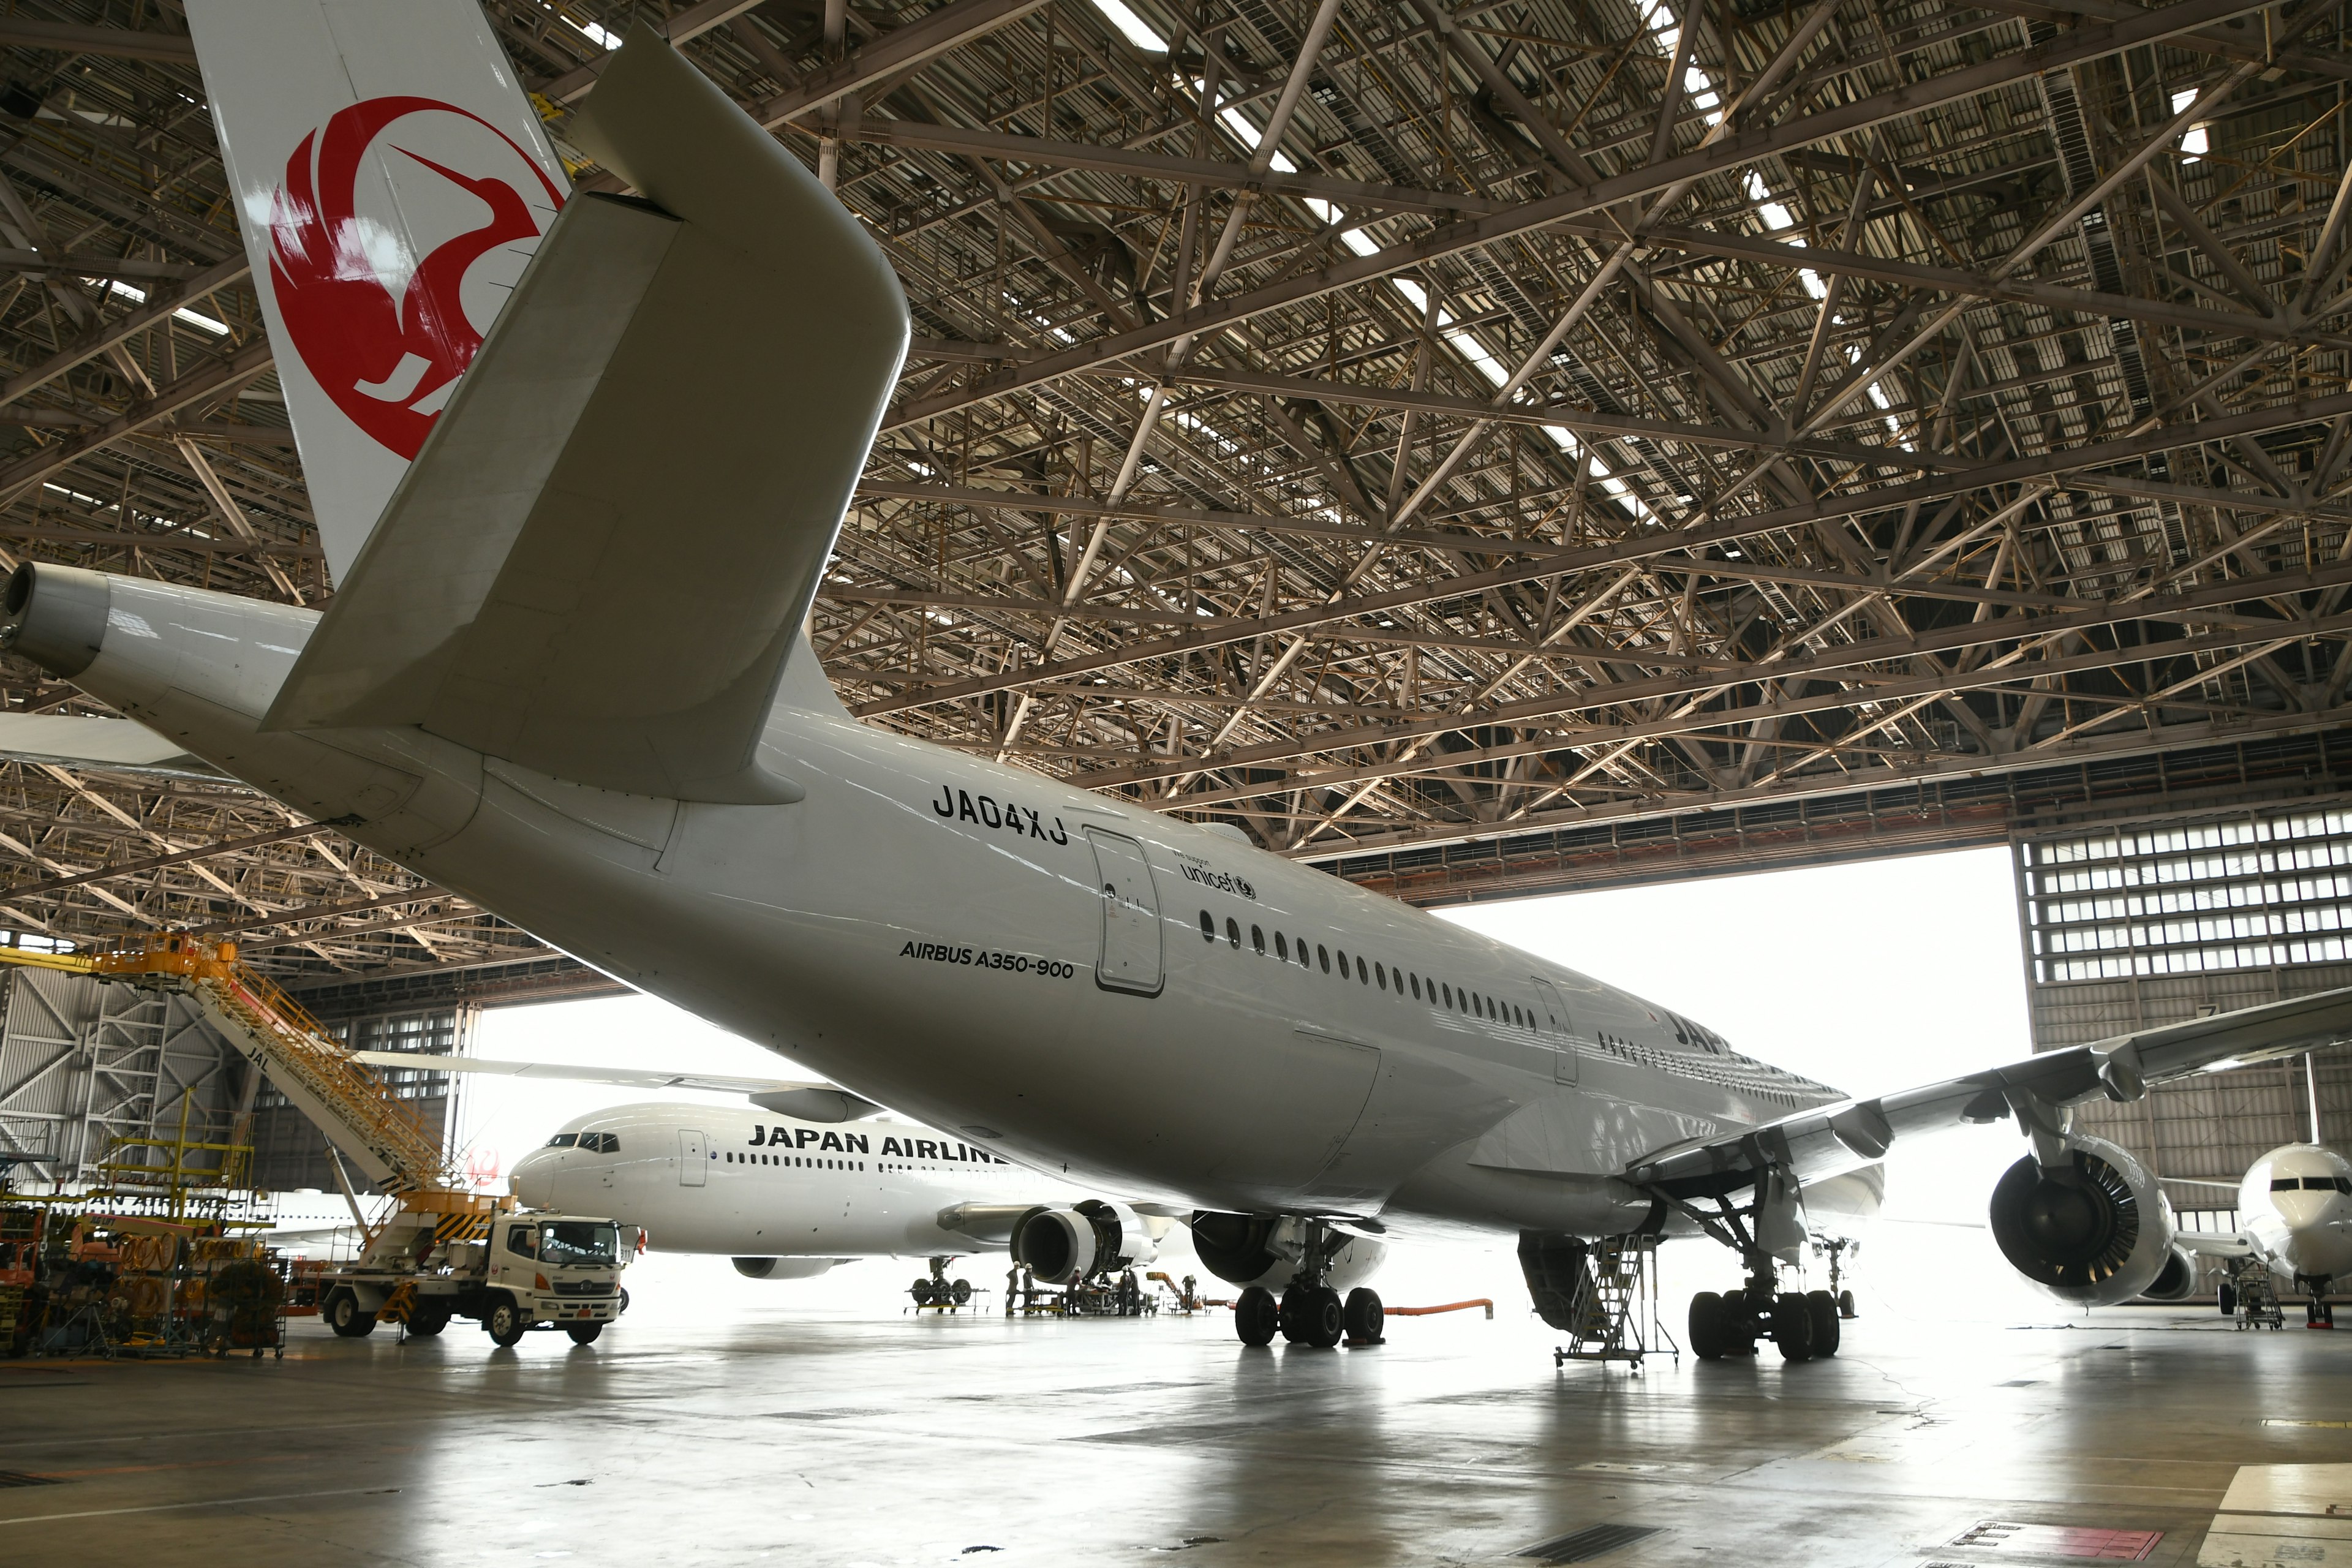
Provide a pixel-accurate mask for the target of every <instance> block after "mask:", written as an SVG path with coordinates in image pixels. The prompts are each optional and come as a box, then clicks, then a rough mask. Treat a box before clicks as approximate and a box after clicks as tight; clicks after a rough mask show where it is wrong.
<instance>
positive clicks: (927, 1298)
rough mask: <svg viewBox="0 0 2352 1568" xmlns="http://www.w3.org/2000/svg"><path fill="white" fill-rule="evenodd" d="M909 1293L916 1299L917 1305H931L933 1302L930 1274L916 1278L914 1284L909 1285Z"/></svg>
mask: <svg viewBox="0 0 2352 1568" xmlns="http://www.w3.org/2000/svg"><path fill="white" fill-rule="evenodd" d="M907 1294H908V1295H909V1296H912V1297H913V1298H914V1299H915V1305H916V1306H918V1307H928V1306H929V1305H930V1304H931V1281H930V1277H929V1275H925V1276H924V1277H923V1278H922V1279H918V1280H916V1281H915V1282H914V1283H913V1284H912V1285H909V1286H908V1287H907Z"/></svg>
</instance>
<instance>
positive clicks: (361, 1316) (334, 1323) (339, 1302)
mask: <svg viewBox="0 0 2352 1568" xmlns="http://www.w3.org/2000/svg"><path fill="white" fill-rule="evenodd" d="M327 1327H329V1328H331V1329H332V1330H334V1331H335V1332H336V1333H338V1334H340V1335H341V1336H342V1337H343V1338H344V1339H347V1340H363V1339H365V1338H367V1337H368V1336H369V1335H370V1334H372V1333H373V1332H375V1314H374V1313H373V1312H370V1311H366V1310H362V1308H361V1306H360V1299H359V1296H358V1294H357V1293H356V1292H355V1291H352V1290H347V1289H346V1290H338V1291H336V1292H335V1293H334V1294H333V1295H331V1296H329V1297H328V1298H327Z"/></svg>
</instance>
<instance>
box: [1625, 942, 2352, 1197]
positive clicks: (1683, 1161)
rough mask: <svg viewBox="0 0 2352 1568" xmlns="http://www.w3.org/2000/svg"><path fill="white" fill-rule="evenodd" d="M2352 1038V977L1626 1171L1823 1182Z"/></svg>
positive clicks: (1681, 1181) (1680, 1183) (1675, 1187)
mask: <svg viewBox="0 0 2352 1568" xmlns="http://www.w3.org/2000/svg"><path fill="white" fill-rule="evenodd" d="M2347 1037H2352V987H2347V988H2345V989H2343V990H2337V991H2323V992H2320V993H2318V994H2315V995H2310V996H2297V997H2293V998H2291V999H2289V1000H2287V1001H2284V1002H2273V1003H2271V1004H2269V1005H2265V1006H2261V1007H2247V1008H2244V1009H2242V1010H2241V1011H2238V1012H2234V1013H2219V1014H2215V1015H2213V1016H2210V1017H2204V1018H2191V1019H2189V1020H2188V1021H2186V1022H2184V1023H2179V1024H2167V1025H2164V1026H2160V1027H2158V1028H2153V1029H2140V1030H2137V1031H2135V1032H2133V1033H2131V1034H2128V1035H2117V1036H2116V1037H2113V1038H2112V1039H2105V1040H2098V1041H2095V1042H2093V1043H2092V1044H2090V1045H2087V1046H2074V1047H2068V1048H2067V1049H2064V1050H2058V1051H2045V1052H2043V1053H2042V1054H2041V1055H2039V1056H2032V1057H2028V1058H2025V1059H2024V1060H2023V1061H2020V1062H2012V1063H2010V1064H2008V1065H2007V1066H2003V1067H1998V1068H1986V1069H1985V1070H1983V1071H1981V1072H1972V1073H1967V1074H1964V1075H1962V1076H1960V1077H1958V1078H1952V1079H1945V1080H1943V1081H1942V1082H1940V1083H1931V1084H1923V1085H1921V1086H1920V1087H1918V1088H1916V1089H1903V1090H1901V1091H1899V1092H1897V1093H1895V1094H1886V1095H1880V1096H1877V1097H1876V1098H1874V1099H1870V1100H1846V1101H1844V1102H1843V1103H1841V1104H1837V1105H1829V1106H1820V1107H1816V1108H1814V1109H1812V1110H1801V1111H1799V1112H1797V1113H1796V1114H1794V1115H1792V1116H1784V1117H1781V1118H1780V1120H1778V1121H1768V1122H1764V1123H1761V1124H1760V1125H1759V1126H1756V1127H1752V1128H1748V1129H1746V1130H1745V1131H1740V1132H1738V1133H1735V1134H1731V1135H1728V1136H1725V1137H1720V1138H1715V1139H1707V1140H1699V1141H1694V1142H1685V1143H1678V1144H1675V1145H1672V1146H1670V1147H1668V1148H1664V1149H1661V1150H1657V1151H1655V1152H1652V1153H1650V1154H1646V1155H1644V1156H1643V1157H1642V1158H1641V1159H1639V1160H1636V1161H1634V1162H1633V1163H1632V1164H1631V1165H1630V1166H1628V1167H1627V1169H1626V1173H1625V1176H1626V1180H1628V1181H1630V1182H1633V1184H1636V1185H1639V1186H1643V1187H1649V1188H1654V1189H1655V1190H1657V1191H1659V1192H1661V1193H1664V1194H1667V1195H1669V1196H1672V1197H1675V1198H1685V1199H1687V1198H1702V1197H1717V1196H1721V1195H1725V1194H1730V1193H1733V1192H1737V1191H1739V1190H1740V1189H1742V1188H1744V1187H1747V1186H1748V1185H1750V1184H1753V1183H1754V1181H1755V1179H1756V1173H1758V1172H1759V1171H1761V1170H1766V1169H1768V1168H1769V1169H1777V1170H1780V1171H1781V1172H1783V1173H1786V1175H1787V1176H1789V1177H1790V1178H1793V1179H1794V1180H1795V1181H1796V1182H1797V1183H1798V1184H1800V1185H1802V1184H1809V1183H1812V1182H1820V1181H1826V1180H1828V1179H1829V1178H1831V1177H1832V1176H1838V1175H1843V1174H1844V1173H1846V1172H1848V1171H1853V1170H1858V1169H1860V1168H1861V1167H1862V1166H1864V1165H1867V1164H1871V1163H1874V1162H1876V1161H1878V1160H1880V1159H1882V1158H1884V1157H1885V1153H1886V1152H1887V1150H1888V1149H1889V1148H1890V1147H1892V1146H1893V1145H1894V1144H1895V1142H1896V1141H1897V1140H1899V1139H1903V1138H1909V1137H1916V1136H1917V1135H1919V1134H1921V1133H1926V1132H1937V1131H1944V1130H1945V1129H1948V1128H1951V1127H1958V1126H1961V1125H1963V1124H1970V1123H1975V1124H1982V1123H1985V1122H1991V1121H2001V1120H2003V1119H2004V1118H2008V1117H2011V1116H2015V1117H2017V1118H2019V1119H2020V1120H2021V1121H2022V1122H2023V1123H2024V1124H2025V1125H2026V1126H2028V1127H2035V1126H2039V1127H2042V1128H2044V1129H2045V1130H2054V1128H2055V1126H2056V1124H2057V1116H2058V1112H2059V1110H2062V1109H2063V1108H2064V1107H2066V1106H2069V1105H2074V1104H2078V1103H2080V1102H2081V1101H2084V1100H2091V1099H2094V1098H2095V1097H2097V1096H2100V1095H2105V1097H2106V1098H2108V1099H2110V1100H2137V1099H2138V1098H2140V1096H2141V1095H2143V1094H2145V1093H2146V1092H2147V1085H2149V1084H2151V1083H2161V1082H2164V1081H2166V1080H2168V1079H2176V1078H2186V1077H2189V1075H2190V1074H2192V1073H2199V1072H2205V1071H2209V1070H2212V1069H2215V1068H2223V1067H2231V1066H2237V1065H2241V1064H2243V1063H2247V1062H2255V1061H2264V1060H2268V1059H2270V1058H2273V1057H2283V1056H2294V1055H2296V1054H2299V1053H2301V1052H2304V1051H2307V1050H2315V1049H2317V1048H2318V1047H2323V1046H2326V1045H2330V1044H2332V1043H2334V1042H2336V1041H2337V1040H2341V1039H2344V1038H2347Z"/></svg>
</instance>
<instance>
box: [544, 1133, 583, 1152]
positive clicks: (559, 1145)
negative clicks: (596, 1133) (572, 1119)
mask: <svg viewBox="0 0 2352 1568" xmlns="http://www.w3.org/2000/svg"><path fill="white" fill-rule="evenodd" d="M577 1142H580V1134H579V1133H577V1132H559V1133H557V1134H556V1135H555V1136H554V1137H552V1138H551V1139H549V1140H548V1141H547V1146H548V1147H549V1148H551V1149H569V1148H571V1147H572V1145H573V1144H574V1143H577Z"/></svg>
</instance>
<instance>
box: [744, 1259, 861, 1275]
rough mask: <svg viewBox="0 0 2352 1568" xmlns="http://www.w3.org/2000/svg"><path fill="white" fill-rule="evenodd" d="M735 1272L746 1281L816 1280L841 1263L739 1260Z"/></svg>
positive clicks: (832, 1261) (806, 1260)
mask: <svg viewBox="0 0 2352 1568" xmlns="http://www.w3.org/2000/svg"><path fill="white" fill-rule="evenodd" d="M731 1261H732V1262H733V1263H734V1265H735V1272H736V1273H738V1274H740V1275H741V1276H742V1277H743V1278H744V1279H815V1278H816V1277H817V1276H818V1275H820V1274H822V1273H824V1271H825V1270H826V1269H828V1268H832V1267H833V1266H834V1265H835V1263H838V1262H839V1261H841V1260H840V1259H839V1258H734V1259H732V1260H731Z"/></svg>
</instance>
